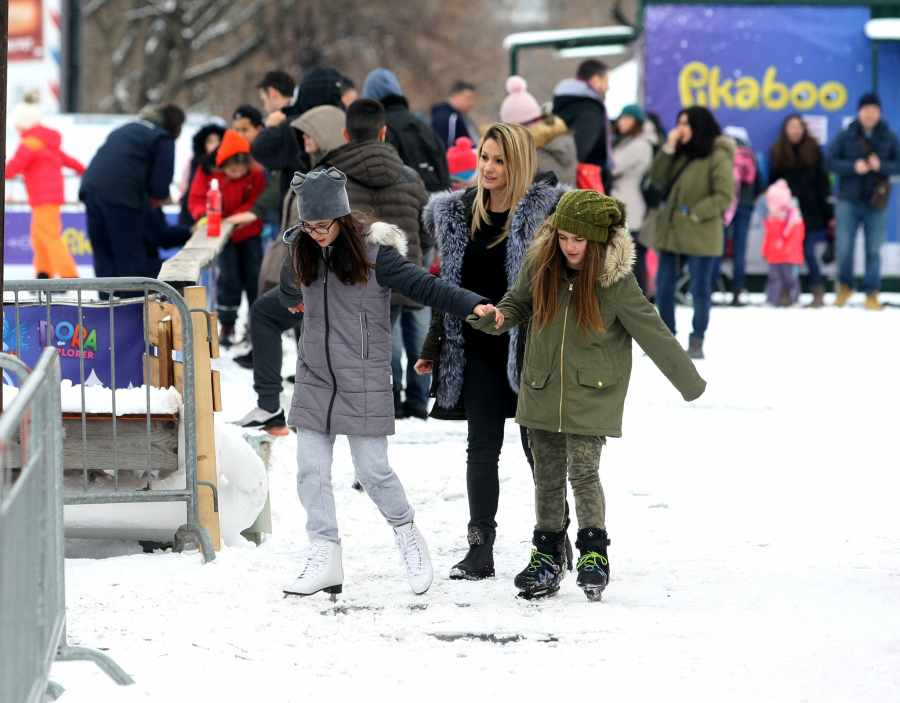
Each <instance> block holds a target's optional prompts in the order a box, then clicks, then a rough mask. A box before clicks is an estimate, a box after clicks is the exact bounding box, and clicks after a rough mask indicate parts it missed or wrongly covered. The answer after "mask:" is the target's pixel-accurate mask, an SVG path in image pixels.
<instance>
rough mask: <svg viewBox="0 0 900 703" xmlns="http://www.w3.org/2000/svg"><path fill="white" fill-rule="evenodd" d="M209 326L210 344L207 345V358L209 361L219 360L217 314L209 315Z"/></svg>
mask: <svg viewBox="0 0 900 703" xmlns="http://www.w3.org/2000/svg"><path fill="white" fill-rule="evenodd" d="M209 324H210V326H211V327H212V342H210V344H209V356H210V358H211V359H218V358H219V314H218V313H215V312H211V313H209Z"/></svg>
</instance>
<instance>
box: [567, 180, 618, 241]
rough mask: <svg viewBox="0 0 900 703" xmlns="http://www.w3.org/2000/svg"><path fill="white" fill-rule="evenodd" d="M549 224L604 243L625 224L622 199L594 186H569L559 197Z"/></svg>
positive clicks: (577, 235)
mask: <svg viewBox="0 0 900 703" xmlns="http://www.w3.org/2000/svg"><path fill="white" fill-rule="evenodd" d="M550 225H551V226H552V227H554V228H556V229H561V230H563V231H564V232H569V233H570V234H574V235H575V236H576V237H584V238H585V239H589V240H591V241H592V242H601V243H603V244H605V243H606V241H607V240H608V239H609V238H610V236H611V235H614V234H615V233H616V232H617V231H618V230H619V229H621V228H622V227H624V226H625V203H623V202H622V201H621V200H616V199H615V198H610V197H609V196H607V195H603V194H602V193H598V192H597V191H596V190H570V191H569V192H568V193H566V194H565V195H563V196H562V198H560V199H559V204H558V205H557V206H556V212H555V213H553V219H552V220H551V221H550Z"/></svg>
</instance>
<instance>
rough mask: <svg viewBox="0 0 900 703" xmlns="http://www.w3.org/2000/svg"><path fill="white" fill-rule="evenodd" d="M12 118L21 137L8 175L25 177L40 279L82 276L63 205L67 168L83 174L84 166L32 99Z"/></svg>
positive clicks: (7, 171)
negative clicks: (65, 234)
mask: <svg viewBox="0 0 900 703" xmlns="http://www.w3.org/2000/svg"><path fill="white" fill-rule="evenodd" d="M12 121H13V124H14V125H15V128H16V131H17V132H18V133H19V136H20V137H21V141H20V142H19V146H18V147H17V148H16V153H15V154H13V157H12V158H11V159H10V160H9V161H8V162H7V164H6V178H7V180H11V179H13V178H16V177H17V176H20V175H21V176H22V177H23V178H24V179H25V190H26V191H27V192H28V204H29V205H30V206H31V250H32V251H33V252H34V259H33V263H34V272H35V276H37V278H78V269H77V268H76V266H75V260H74V259H73V258H72V254H71V252H70V251H69V248H68V247H67V246H66V245H65V243H64V242H63V241H62V239H61V238H60V235H61V234H62V219H61V218H60V214H59V211H60V207H61V206H62V204H63V203H64V202H65V190H64V183H63V174H62V170H63V168H69V169H71V170H73V171H75V173H77V174H78V175H79V176H80V175H81V174H83V173H84V166H82V165H81V162H80V161H78V160H77V159H74V158H72V157H71V156H69V155H68V154H67V153H66V152H64V151H63V150H62V149H61V148H60V145H61V144H62V135H61V134H60V133H59V132H57V131H56V130H54V129H50V128H49V127H44V126H42V125H41V111H40V108H39V107H38V106H37V105H36V104H35V103H32V102H22V103H19V104H18V105H16V107H15V108H14V109H13V112H12Z"/></svg>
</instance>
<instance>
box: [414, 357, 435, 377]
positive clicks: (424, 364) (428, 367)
mask: <svg viewBox="0 0 900 703" xmlns="http://www.w3.org/2000/svg"><path fill="white" fill-rule="evenodd" d="M413 368H414V369H415V370H416V373H417V374H419V375H420V376H424V375H425V374H426V373H431V372H432V371H433V370H434V362H433V361H425V359H419V360H418V361H417V362H416V365H415V366H413Z"/></svg>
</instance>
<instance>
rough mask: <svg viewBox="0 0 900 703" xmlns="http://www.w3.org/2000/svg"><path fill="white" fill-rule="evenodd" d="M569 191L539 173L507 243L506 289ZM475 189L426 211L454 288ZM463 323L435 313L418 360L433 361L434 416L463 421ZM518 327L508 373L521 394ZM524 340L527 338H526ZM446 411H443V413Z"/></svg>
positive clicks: (453, 195) (436, 202) (446, 197)
mask: <svg viewBox="0 0 900 703" xmlns="http://www.w3.org/2000/svg"><path fill="white" fill-rule="evenodd" d="M566 190H567V188H566V187H564V186H560V185H558V184H557V182H556V178H555V177H554V175H553V174H549V173H538V174H537V177H536V178H535V182H534V183H533V184H532V185H531V186H530V187H529V188H528V190H527V191H526V192H525V196H524V197H523V198H522V200H521V201H520V202H519V204H518V206H517V208H516V211H515V213H514V214H513V217H512V222H511V224H510V229H509V237H508V239H507V243H506V279H507V289H509V288H512V286H513V284H514V283H515V281H516V276H517V275H518V273H519V268H520V267H521V266H522V260H523V259H524V257H525V252H526V251H528V247H529V245H530V244H531V241H532V240H533V239H534V236H535V234H537V231H538V230H539V229H540V227H541V225H542V224H543V223H544V220H546V219H547V217H548V216H550V215H551V214H552V213H553V211H554V210H556V204H557V203H558V202H559V199H560V197H562V194H563V193H564V192H565V191H566ZM476 192H477V188H475V187H472V188H469V189H468V190H465V191H456V192H455V193H444V194H442V195H439V196H437V197H435V198H432V200H431V202H430V203H428V207H426V208H425V227H426V229H428V230H429V231H430V232H434V233H435V234H436V235H437V240H438V250H439V251H440V252H441V278H443V279H444V280H445V281H448V282H450V283H452V284H454V285H459V283H460V281H461V280H462V265H463V257H464V255H465V253H466V246H467V245H468V243H469V241H470V240H471V226H472V209H473V203H474V198H475V194H476ZM462 325H463V320H462V319H457V318H456V317H451V316H450V315H446V314H445V315H443V316H440V315H435V316H434V321H433V322H432V326H431V329H430V330H429V331H428V336H427V337H426V338H425V344H424V345H423V347H422V353H421V354H420V355H419V356H420V358H422V359H425V360H426V361H433V362H434V372H433V378H432V395H433V396H434V397H436V398H437V403H436V405H435V407H434V408H433V410H432V417H436V418H439V419H445V420H452V419H465V414H464V413H460V412H459V409H458V408H457V405H458V403H459V400H460V397H461V394H462V386H463V375H464V372H465V368H466V351H465V348H464V344H465V343H464V340H463V331H462ZM519 337H520V335H519V328H518V327H517V328H514V329H512V330H510V334H509V354H508V357H507V364H506V375H507V380H508V381H509V385H510V388H512V389H513V390H514V391H515V392H517V393H518V391H519V357H520V354H519V351H520V350H519ZM523 339H524V338H523ZM441 409H443V412H442V410H441Z"/></svg>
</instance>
